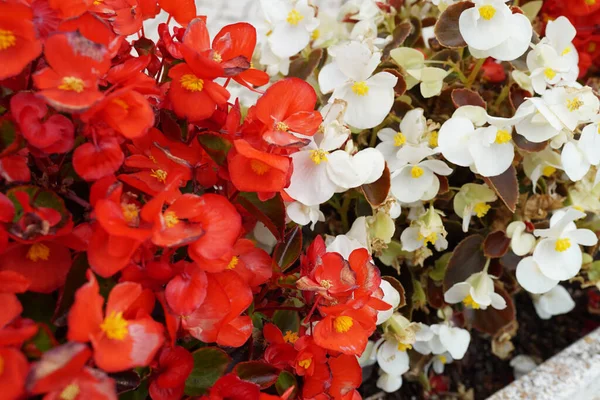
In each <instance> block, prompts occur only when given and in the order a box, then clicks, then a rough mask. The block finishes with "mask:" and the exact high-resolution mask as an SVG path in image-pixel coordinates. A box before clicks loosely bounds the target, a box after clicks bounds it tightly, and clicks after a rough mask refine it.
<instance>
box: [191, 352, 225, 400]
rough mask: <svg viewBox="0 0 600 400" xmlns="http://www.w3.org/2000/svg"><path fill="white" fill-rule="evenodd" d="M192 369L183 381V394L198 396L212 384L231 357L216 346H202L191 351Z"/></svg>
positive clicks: (223, 372) (222, 372) (221, 374)
mask: <svg viewBox="0 0 600 400" xmlns="http://www.w3.org/2000/svg"><path fill="white" fill-rule="evenodd" d="M192 356H193V357H194V369H192V373H191V374H190V376H188V378H187V380H186V381H185V394H187V395H188V396H200V395H202V394H204V393H206V392H207V391H208V389H209V388H210V387H211V386H212V385H214V383H215V382H216V381H217V379H219V378H220V377H221V376H223V374H225V371H226V370H227V366H228V365H229V363H230V362H231V357H229V355H228V354H227V353H225V351H223V350H221V349H218V348H216V347H203V348H200V349H198V350H196V351H194V352H193V353H192Z"/></svg>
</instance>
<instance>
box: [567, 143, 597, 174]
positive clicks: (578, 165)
mask: <svg viewBox="0 0 600 400" xmlns="http://www.w3.org/2000/svg"><path fill="white" fill-rule="evenodd" d="M560 159H561V162H562V167H563V169H564V171H565V172H566V174H567V175H568V177H569V179H571V180H572V181H574V182H575V181H578V180H581V178H583V177H584V176H585V174H587V172H588V171H589V170H590V163H589V162H588V161H587V160H586V158H585V157H584V154H583V153H582V152H581V151H580V150H579V148H578V146H577V145H576V144H575V143H574V142H568V143H567V144H565V147H563V150H562V153H561V154H560Z"/></svg>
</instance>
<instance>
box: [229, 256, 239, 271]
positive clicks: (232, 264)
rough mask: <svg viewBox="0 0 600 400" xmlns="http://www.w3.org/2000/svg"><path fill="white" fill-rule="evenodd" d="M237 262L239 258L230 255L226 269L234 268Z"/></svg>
mask: <svg viewBox="0 0 600 400" xmlns="http://www.w3.org/2000/svg"><path fill="white" fill-rule="evenodd" d="M238 262H240V259H239V258H237V256H233V257H231V260H230V261H229V264H227V269H235V267H237V265H238Z"/></svg>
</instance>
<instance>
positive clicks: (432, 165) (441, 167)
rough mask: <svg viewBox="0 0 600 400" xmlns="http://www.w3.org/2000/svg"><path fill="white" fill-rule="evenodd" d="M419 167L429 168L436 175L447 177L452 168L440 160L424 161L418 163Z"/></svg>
mask: <svg viewBox="0 0 600 400" xmlns="http://www.w3.org/2000/svg"><path fill="white" fill-rule="evenodd" d="M419 166H421V167H426V168H429V169H430V170H432V171H433V172H434V173H436V174H438V175H443V176H447V175H450V174H451V173H452V168H450V167H449V166H448V165H447V164H446V163H445V162H443V161H442V160H425V161H423V162H421V163H419Z"/></svg>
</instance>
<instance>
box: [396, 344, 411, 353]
mask: <svg viewBox="0 0 600 400" xmlns="http://www.w3.org/2000/svg"><path fill="white" fill-rule="evenodd" d="M410 349H412V345H410V344H404V343H401V342H398V350H399V351H406V350H410Z"/></svg>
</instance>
